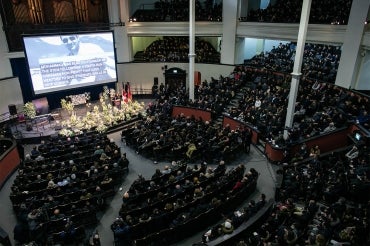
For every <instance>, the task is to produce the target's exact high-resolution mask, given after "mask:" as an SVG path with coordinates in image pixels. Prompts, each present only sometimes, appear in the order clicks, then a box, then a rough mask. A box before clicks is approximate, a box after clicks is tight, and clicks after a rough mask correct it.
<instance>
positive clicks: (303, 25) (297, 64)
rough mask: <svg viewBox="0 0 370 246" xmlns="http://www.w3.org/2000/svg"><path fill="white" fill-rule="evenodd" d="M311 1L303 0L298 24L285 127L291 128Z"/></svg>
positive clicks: (285, 131) (285, 137) (285, 135)
mask: <svg viewBox="0 0 370 246" xmlns="http://www.w3.org/2000/svg"><path fill="white" fill-rule="evenodd" d="M310 9H311V0H303V4H302V12H301V20H300V23H299V31H298V39H297V48H296V51H295V52H296V53H295V60H294V67H293V72H292V82H291V84H290V92H289V102H288V109H287V114H286V118H285V127H289V128H290V127H292V125H293V120H294V111H295V103H296V100H297V92H298V86H299V80H300V78H301V68H302V60H303V53H304V46H305V43H306V34H307V26H308V19H309V17H310ZM287 137H288V131H287V130H284V139H287Z"/></svg>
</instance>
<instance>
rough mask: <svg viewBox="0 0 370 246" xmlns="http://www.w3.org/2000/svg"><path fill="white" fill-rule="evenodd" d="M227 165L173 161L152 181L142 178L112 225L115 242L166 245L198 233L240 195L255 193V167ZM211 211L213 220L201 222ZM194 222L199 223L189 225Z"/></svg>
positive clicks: (133, 185)
mask: <svg viewBox="0 0 370 246" xmlns="http://www.w3.org/2000/svg"><path fill="white" fill-rule="evenodd" d="M226 169H227V168H226V167H225V164H224V162H223V161H222V162H220V164H219V165H218V166H217V167H215V168H212V167H207V165H205V164H202V165H199V166H198V165H197V164H195V165H193V166H190V165H187V164H185V163H181V162H175V161H174V162H172V164H171V166H166V167H165V168H164V169H163V170H160V169H157V171H156V172H155V173H154V174H153V176H152V178H151V179H150V180H145V179H144V178H143V177H142V176H139V177H138V179H137V180H135V181H134V182H133V184H132V185H131V187H130V189H129V190H128V191H127V192H126V193H125V194H124V195H123V204H122V207H121V209H120V214H119V217H118V218H117V219H116V220H115V221H114V222H113V224H112V227H111V228H112V230H113V233H114V236H115V239H116V245H131V243H132V242H133V241H135V243H136V245H141V244H143V245H147V244H145V243H149V242H150V243H151V244H153V245H167V244H168V243H170V242H171V241H176V240H180V239H181V237H183V235H182V236H180V235H179V234H181V233H182V234H189V233H194V232H195V228H197V227H199V224H206V225H207V224H209V223H210V222H211V221H215V219H218V218H217V217H219V212H224V211H227V210H228V209H229V208H230V207H235V206H236V205H237V203H238V202H237V201H236V199H235V201H234V198H235V197H240V198H241V197H242V199H244V196H247V195H250V194H251V193H252V192H253V191H254V189H255V182H256V180H257V177H258V173H257V172H256V171H255V170H254V169H251V170H250V171H249V172H247V173H244V172H245V167H244V165H238V166H237V167H235V168H232V169H230V170H228V171H227V170H226ZM243 190H244V192H246V193H243V192H242V191H243ZM242 194H244V195H242ZM228 202H229V203H230V204H228V206H223V204H226V203H228ZM215 211H219V212H217V213H216V212H215ZM213 212H215V213H213ZM206 214H207V215H212V217H213V218H212V219H211V218H210V219H209V220H208V221H203V220H201V218H202V216H203V215H206ZM191 221H193V222H194V223H195V224H198V226H196V227H195V228H192V227H190V226H188V227H186V229H185V227H184V226H185V225H189V224H190V222H191ZM179 228H182V229H181V230H179V231H176V230H177V229H179ZM168 231H171V234H173V235H168V234H166V236H163V237H161V238H160V239H158V237H155V238H156V239H155V240H157V241H152V240H154V237H153V238H151V235H154V234H156V233H159V234H165V232H168ZM176 234H177V236H175V235H176ZM140 241H141V242H140Z"/></svg>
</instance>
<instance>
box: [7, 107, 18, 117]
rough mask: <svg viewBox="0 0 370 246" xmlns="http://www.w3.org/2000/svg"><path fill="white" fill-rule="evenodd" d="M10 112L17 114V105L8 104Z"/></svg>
mask: <svg viewBox="0 0 370 246" xmlns="http://www.w3.org/2000/svg"><path fill="white" fill-rule="evenodd" d="M8 109H9V114H10V115H16V114H17V107H16V106H15V105H14V104H9V105H8Z"/></svg>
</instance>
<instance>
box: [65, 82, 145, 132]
mask: <svg viewBox="0 0 370 246" xmlns="http://www.w3.org/2000/svg"><path fill="white" fill-rule="evenodd" d="M108 96H109V89H108V87H106V88H105V89H104V92H103V93H102V97H101V98H100V100H99V104H97V105H94V107H93V108H92V109H91V110H90V111H88V112H86V115H85V116H83V117H82V116H77V115H76V113H71V117H70V118H69V119H68V120H65V121H62V126H63V127H65V128H66V129H68V130H66V129H62V131H60V132H59V134H60V135H65V136H71V135H70V134H77V133H76V132H78V131H81V130H90V129H96V130H97V131H98V132H100V133H102V132H105V131H106V130H107V129H108V128H109V127H112V126H115V125H117V124H118V123H120V122H122V121H128V120H130V119H132V117H134V116H136V115H139V114H141V115H143V116H145V114H146V113H145V105H144V103H143V102H142V103H139V102H137V101H129V102H128V103H124V104H122V105H121V108H117V107H113V106H112V104H111V103H110V100H105V99H104V98H105V97H108ZM63 100H64V99H63ZM63 100H62V101H63ZM67 104H68V102H67V101H65V100H64V102H62V107H63V105H65V107H64V108H66V107H68V106H67ZM72 106H73V105H72ZM66 109H67V108H66ZM67 110H68V109H67ZM72 110H73V107H72ZM71 129H73V130H71ZM66 134H69V135H66Z"/></svg>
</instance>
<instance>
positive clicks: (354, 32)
mask: <svg viewBox="0 0 370 246" xmlns="http://www.w3.org/2000/svg"><path fill="white" fill-rule="evenodd" d="M369 5H370V0H353V1H352V7H351V12H350V15H349V19H348V24H347V30H346V34H345V36H344V41H343V46H342V55H341V57H340V62H339V67H338V72H337V77H336V79H335V84H336V85H338V86H341V87H344V88H352V87H354V85H355V82H356V78H357V74H358V66H359V64H360V62H359V59H360V58H361V56H359V55H358V54H359V51H360V46H361V41H362V36H363V32H364V26H365V24H364V22H365V20H366V17H367V14H368V11H369Z"/></svg>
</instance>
